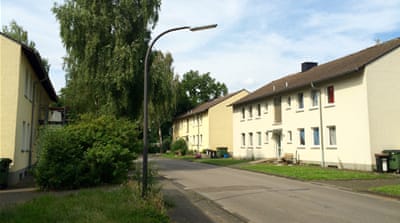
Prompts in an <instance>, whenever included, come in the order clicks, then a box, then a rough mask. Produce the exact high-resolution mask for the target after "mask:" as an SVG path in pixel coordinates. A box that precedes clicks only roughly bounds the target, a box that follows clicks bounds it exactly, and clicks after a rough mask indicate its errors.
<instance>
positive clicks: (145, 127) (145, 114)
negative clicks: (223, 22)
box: [142, 24, 217, 197]
mask: <svg viewBox="0 0 400 223" xmlns="http://www.w3.org/2000/svg"><path fill="white" fill-rule="evenodd" d="M215 27H217V24H212V25H206V26H196V27H190V26H182V27H177V28H172V29H168V30H166V31H164V32H162V33H161V34H159V35H158V36H157V37H156V38H154V40H153V41H151V43H150V46H149V48H147V51H146V56H145V58H144V98H143V176H142V177H143V180H142V197H145V196H146V192H147V169H148V168H147V154H148V140H147V131H148V97H147V79H148V66H149V65H148V60H149V56H150V53H151V49H152V48H153V45H154V44H155V43H156V41H157V40H158V39H160V37H162V36H164V35H165V34H167V33H170V32H174V31H178V30H183V29H188V30H190V31H192V32H194V31H201V30H205V29H212V28H215Z"/></svg>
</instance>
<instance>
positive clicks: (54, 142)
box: [34, 116, 140, 189]
mask: <svg viewBox="0 0 400 223" xmlns="http://www.w3.org/2000/svg"><path fill="white" fill-rule="evenodd" d="M136 127H137V125H136V123H134V122H131V121H129V120H126V119H116V118H115V117H112V116H100V117H98V118H94V117H91V116H83V117H82V119H81V120H80V121H79V122H78V123H75V124H71V125H69V126H66V127H63V128H48V129H44V130H42V131H41V132H40V135H39V141H38V142H39V143H38V148H39V158H38V163H37V167H36V169H35V171H34V176H35V178H36V182H37V183H38V185H39V186H40V187H41V188H42V189H71V188H79V187H82V186H92V185H98V184H102V183H119V182H122V181H124V180H126V179H127V176H128V170H129V167H130V166H131V165H132V161H133V159H135V158H136V154H135V152H136V151H138V149H140V147H139V145H140V143H139V141H138V133H137V130H136Z"/></svg>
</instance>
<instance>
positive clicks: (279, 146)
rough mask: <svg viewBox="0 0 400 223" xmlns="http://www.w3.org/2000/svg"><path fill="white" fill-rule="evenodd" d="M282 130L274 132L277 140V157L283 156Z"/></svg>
mask: <svg viewBox="0 0 400 223" xmlns="http://www.w3.org/2000/svg"><path fill="white" fill-rule="evenodd" d="M281 139H282V132H280V131H279V132H274V141H275V151H276V158H278V159H279V158H281V156H282V143H281V141H282V140H281Z"/></svg>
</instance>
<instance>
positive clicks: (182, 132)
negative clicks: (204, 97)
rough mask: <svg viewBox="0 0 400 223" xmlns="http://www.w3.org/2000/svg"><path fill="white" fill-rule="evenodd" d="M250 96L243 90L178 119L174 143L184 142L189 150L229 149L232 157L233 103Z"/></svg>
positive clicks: (202, 106) (174, 125)
mask: <svg viewBox="0 0 400 223" xmlns="http://www.w3.org/2000/svg"><path fill="white" fill-rule="evenodd" d="M247 94H248V91H246V90H240V91H237V92H235V93H231V94H228V95H226V96H223V97H219V98H216V99H214V100H211V101H209V102H205V103H203V104H201V105H199V106H197V107H195V108H194V109H192V110H190V111H187V112H186V113H185V114H183V115H181V116H178V117H177V118H175V120H174V123H173V140H177V139H179V138H183V139H185V140H186V142H187V144H188V147H189V150H193V151H198V152H201V151H202V150H204V149H210V150H216V149H217V148H227V149H228V152H230V153H232V152H233V150H232V148H233V145H232V142H233V139H232V128H233V124H232V120H233V117H232V106H230V105H231V104H232V103H233V102H235V101H237V100H239V99H241V98H243V97H244V96H246V95H247Z"/></svg>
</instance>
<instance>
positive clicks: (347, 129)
mask: <svg viewBox="0 0 400 223" xmlns="http://www.w3.org/2000/svg"><path fill="white" fill-rule="evenodd" d="M399 81H400V38H397V39H393V40H390V41H387V42H384V43H381V44H377V45H375V46H372V47H370V48H367V49H364V50H361V51H359V52H356V53H354V54H351V55H348V56H345V57H342V58H339V59H336V60H333V61H330V62H328V63H325V64H321V65H317V64H316V63H313V62H306V63H303V64H302V71H301V72H299V73H296V74H292V75H288V76H285V77H283V78H280V79H278V80H274V81H272V82H271V83H268V84H266V85H265V86H263V87H261V88H259V89H257V90H256V91H254V92H253V93H251V94H249V95H247V96H246V97H244V98H242V99H241V100H239V101H237V102H235V103H234V104H233V108H234V109H233V111H234V114H233V135H234V137H233V140H234V141H233V146H234V151H233V155H234V157H237V158H255V159H259V158H277V159H279V158H282V157H283V156H285V154H290V155H293V157H294V158H295V159H296V160H297V161H299V162H305V163H316V164H321V165H323V166H334V167H338V168H347V169H358V170H372V169H373V168H374V166H375V157H374V154H375V153H379V152H381V151H382V150H385V149H400V115H399V114H400V101H399V100H397V99H396V98H397V97H398V96H400V93H399V92H400V85H399V84H398V83H399Z"/></svg>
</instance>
